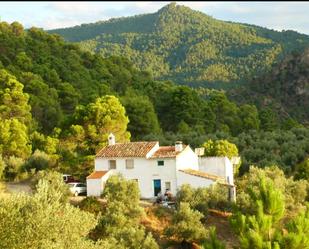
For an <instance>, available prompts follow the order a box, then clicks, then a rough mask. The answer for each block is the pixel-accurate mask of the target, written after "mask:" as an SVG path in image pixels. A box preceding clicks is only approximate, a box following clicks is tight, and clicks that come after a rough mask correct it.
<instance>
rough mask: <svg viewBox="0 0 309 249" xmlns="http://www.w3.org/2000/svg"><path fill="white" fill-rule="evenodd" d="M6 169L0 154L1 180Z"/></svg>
mask: <svg viewBox="0 0 309 249" xmlns="http://www.w3.org/2000/svg"><path fill="white" fill-rule="evenodd" d="M4 169H5V162H4V161H3V158H2V155H1V154H0V180H1V179H2V176H3V172H4Z"/></svg>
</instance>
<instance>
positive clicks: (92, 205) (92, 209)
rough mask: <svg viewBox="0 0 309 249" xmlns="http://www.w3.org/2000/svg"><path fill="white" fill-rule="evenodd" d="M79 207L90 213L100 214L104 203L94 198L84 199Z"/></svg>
mask: <svg viewBox="0 0 309 249" xmlns="http://www.w3.org/2000/svg"><path fill="white" fill-rule="evenodd" d="M78 207H79V208H80V209H81V210H83V211H87V212H89V213H93V214H98V213H100V212H101V211H102V203H100V202H99V201H98V199H97V198H96V197H94V196H90V197H86V198H84V199H83V200H82V201H81V202H80V203H79V204H78Z"/></svg>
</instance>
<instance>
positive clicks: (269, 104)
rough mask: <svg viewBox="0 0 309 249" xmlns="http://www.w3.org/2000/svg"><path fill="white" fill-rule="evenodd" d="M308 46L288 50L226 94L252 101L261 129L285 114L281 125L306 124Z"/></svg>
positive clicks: (239, 100)
mask: <svg viewBox="0 0 309 249" xmlns="http://www.w3.org/2000/svg"><path fill="white" fill-rule="evenodd" d="M308 55H309V49H308V48H307V49H306V50H305V51H303V52H296V51H294V52H293V53H290V54H289V55H288V56H286V57H285V58H284V59H283V60H282V61H281V62H280V63H277V65H275V66H274V67H273V68H272V69H271V71H270V72H269V73H267V74H264V75H260V76H258V77H257V76H255V77H254V78H253V79H252V80H249V81H248V84H246V85H245V86H244V87H242V88H240V89H237V90H233V91H231V93H230V95H231V96H233V99H234V100H237V101H238V102H240V103H249V104H254V105H256V106H257V107H258V109H265V110H264V112H261V113H260V119H261V128H263V129H264V130H273V129H274V128H275V125H274V124H275V123H276V122H277V121H276V119H278V116H281V117H285V119H286V121H285V122H283V124H282V127H283V128H285V129H290V128H292V127H295V126H298V125H297V121H298V122H299V121H301V122H302V123H303V124H308V123H309V113H308V109H309V102H308V96H309V91H308V80H309V70H308V65H309V60H308Z"/></svg>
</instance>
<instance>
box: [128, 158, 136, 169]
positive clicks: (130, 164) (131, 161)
mask: <svg viewBox="0 0 309 249" xmlns="http://www.w3.org/2000/svg"><path fill="white" fill-rule="evenodd" d="M126 169H134V160H133V159H126Z"/></svg>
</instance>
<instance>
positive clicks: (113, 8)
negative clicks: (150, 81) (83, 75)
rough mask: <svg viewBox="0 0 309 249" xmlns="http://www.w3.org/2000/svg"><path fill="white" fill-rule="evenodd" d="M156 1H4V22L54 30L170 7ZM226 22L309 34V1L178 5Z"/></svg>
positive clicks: (1, 13) (0, 7) (1, 11)
mask: <svg viewBox="0 0 309 249" xmlns="http://www.w3.org/2000/svg"><path fill="white" fill-rule="evenodd" d="M168 3H169V1H165V2H164V1H156V2H154V1H153V2H0V18H1V21H7V22H13V21H18V22H20V23H22V24H23V25H24V26H25V27H26V28H29V27H31V26H36V27H42V28H44V29H53V28H61V27H70V26H74V25H79V24H82V23H90V22H96V21H99V20H107V19H109V18H112V17H121V16H130V15H136V14H144V13H152V12H156V11H157V10H158V9H160V8H161V7H163V6H164V5H166V4H168ZM177 4H179V5H186V6H189V7H190V8H192V9H195V10H199V11H202V12H204V13H206V14H208V15H210V16H212V17H214V18H217V19H220V20H226V21H235V22H244V23H250V24H255V25H259V26H263V27H267V28H271V29H275V30H279V31H281V30H283V29H284V30H288V29H292V30H296V31H298V32H300V33H305V34H309V2H177Z"/></svg>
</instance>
